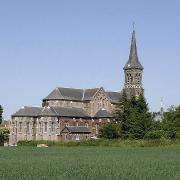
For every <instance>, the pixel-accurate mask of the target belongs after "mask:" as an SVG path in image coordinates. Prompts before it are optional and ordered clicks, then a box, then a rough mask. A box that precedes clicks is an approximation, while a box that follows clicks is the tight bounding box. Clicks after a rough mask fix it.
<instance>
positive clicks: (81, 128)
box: [61, 126, 91, 134]
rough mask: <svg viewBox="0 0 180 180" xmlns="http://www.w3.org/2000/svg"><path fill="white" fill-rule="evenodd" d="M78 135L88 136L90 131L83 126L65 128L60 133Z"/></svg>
mask: <svg viewBox="0 0 180 180" xmlns="http://www.w3.org/2000/svg"><path fill="white" fill-rule="evenodd" d="M67 132H69V133H80V134H90V133H91V131H90V130H89V129H88V128H87V127H85V126H66V127H65V128H64V129H63V130H62V131H61V133H67Z"/></svg>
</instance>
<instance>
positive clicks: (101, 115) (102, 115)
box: [94, 109, 112, 118]
mask: <svg viewBox="0 0 180 180" xmlns="http://www.w3.org/2000/svg"><path fill="white" fill-rule="evenodd" d="M94 117H96V118H111V117H112V115H111V113H109V112H108V111H107V110H106V109H100V110H99V111H98V112H97V113H96V114H95V116H94Z"/></svg>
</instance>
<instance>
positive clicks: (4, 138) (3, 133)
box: [0, 128, 10, 146]
mask: <svg viewBox="0 0 180 180" xmlns="http://www.w3.org/2000/svg"><path fill="white" fill-rule="evenodd" d="M9 133H10V132H9V130H8V129H6V128H4V129H0V145H1V146H2V145H4V143H5V142H8V141H9Z"/></svg>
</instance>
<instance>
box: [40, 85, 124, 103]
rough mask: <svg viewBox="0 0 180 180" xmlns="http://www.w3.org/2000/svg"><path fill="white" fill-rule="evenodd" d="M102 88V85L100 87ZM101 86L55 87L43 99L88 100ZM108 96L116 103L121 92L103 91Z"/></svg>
mask: <svg viewBox="0 0 180 180" xmlns="http://www.w3.org/2000/svg"><path fill="white" fill-rule="evenodd" d="M101 88H103V87H101ZM101 88H92V89H73V88H63V87H61V88H56V89H54V90H53V91H52V92H51V93H50V94H49V95H48V96H47V97H46V98H44V99H43V100H70V101H90V100H92V99H93V97H94V95H95V94H96V93H97V92H98V91H99V90H100V89H101ZM105 93H106V94H107V96H108V97H109V98H110V100H111V103H117V102H118V101H119V98H120V97H121V94H122V93H121V92H111V91H108V92H105Z"/></svg>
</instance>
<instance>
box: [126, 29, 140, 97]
mask: <svg viewBox="0 0 180 180" xmlns="http://www.w3.org/2000/svg"><path fill="white" fill-rule="evenodd" d="M142 73H143V66H142V65H141V63H140V62H139V59H138V55H137V47H136V37H135V31H134V30H133V32H132V39H131V49H130V55H129V60H128V62H127V63H126V65H125V66H124V74H125V83H124V89H125V92H126V95H127V97H128V98H131V97H132V96H136V97H138V96H139V95H140V94H141V93H143V86H142Z"/></svg>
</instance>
